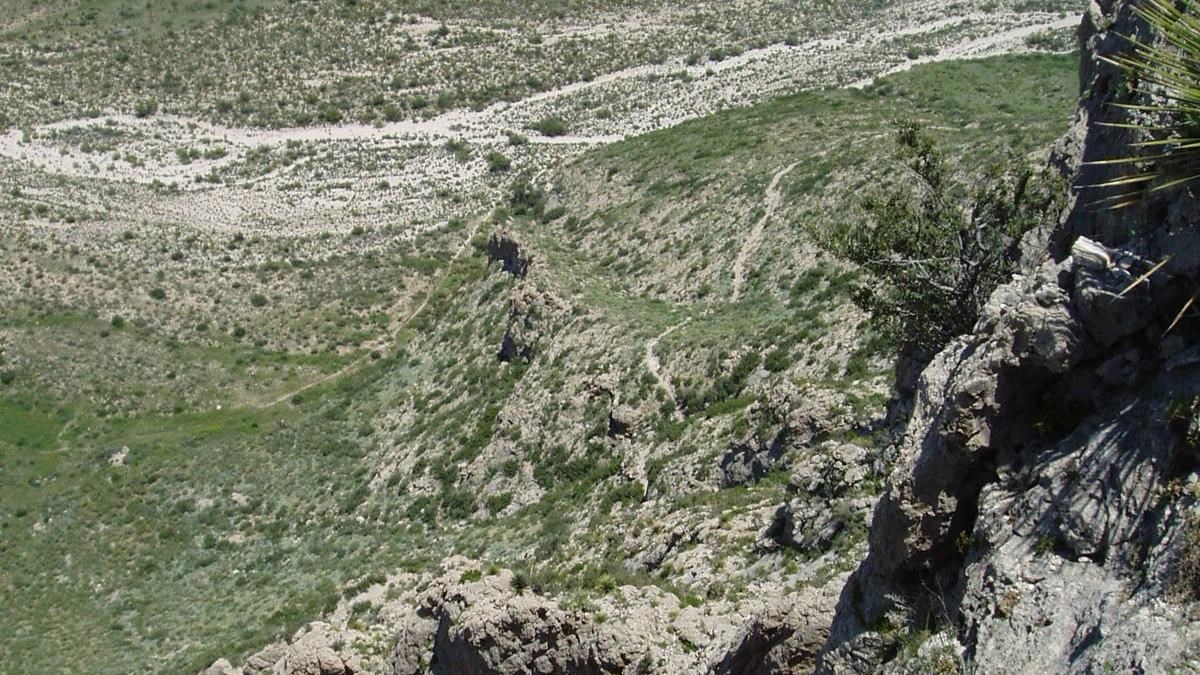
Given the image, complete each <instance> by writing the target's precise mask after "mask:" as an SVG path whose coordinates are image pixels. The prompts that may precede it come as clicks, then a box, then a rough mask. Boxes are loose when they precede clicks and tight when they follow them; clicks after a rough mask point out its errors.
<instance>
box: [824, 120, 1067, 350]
mask: <svg viewBox="0 0 1200 675" xmlns="http://www.w3.org/2000/svg"><path fill="white" fill-rule="evenodd" d="M896 140H897V145H898V147H899V151H900V156H901V158H902V159H903V161H904V164H905V166H906V167H907V169H908V174H909V179H908V180H906V181H902V182H901V184H900V185H899V186H898V187H895V188H892V189H887V190H881V191H879V192H877V193H875V194H871V195H868V196H867V197H865V198H864V199H863V201H862V207H863V215H864V217H863V218H862V219H860V220H857V221H855V222H851V223H848V224H845V225H844V226H842V227H839V228H835V229H834V231H833V233H832V234H831V236H830V241H831V244H832V248H833V250H834V251H835V252H836V253H838V254H839V255H841V256H842V257H844V258H846V259H848V260H850V261H852V262H854V263H856V264H858V265H860V266H862V267H863V268H864V269H865V270H866V271H867V272H869V273H870V275H869V278H868V279H867V281H866V282H865V283H863V284H860V286H859V287H858V288H857V289H856V290H855V294H854V299H855V302H856V303H858V304H859V305H860V306H861V307H863V308H864V309H866V310H867V311H869V312H871V316H872V320H873V322H874V324H875V325H876V327H877V328H878V329H879V330H880V331H881V332H882V333H883V334H884V335H885V336H886V337H888V338H889V339H890V340H891V341H892V343H893V344H894V345H895V346H897V347H898V348H900V349H903V350H907V351H909V352H916V353H924V354H926V355H932V354H934V353H936V352H937V351H939V350H940V349H941V348H942V347H944V346H945V345H946V343H947V342H949V341H950V339H952V338H953V337H955V336H957V335H961V334H963V333H966V332H968V331H970V330H971V328H972V327H973V326H974V324H975V321H976V320H977V319H978V318H979V313H980V311H981V310H982V308H983V305H984V303H985V302H986V301H987V298H988V296H989V295H991V293H992V291H993V290H995V289H996V287H997V286H998V285H1000V284H1001V283H1003V282H1004V281H1005V280H1007V279H1008V277H1009V276H1010V275H1011V274H1012V272H1013V268H1014V266H1015V265H1016V262H1017V260H1018V258H1019V244H1020V238H1021V235H1023V234H1024V233H1025V232H1027V231H1029V229H1030V228H1032V227H1033V226H1034V225H1036V224H1037V223H1038V222H1039V221H1040V220H1042V219H1044V218H1048V217H1051V216H1052V215H1053V214H1055V213H1057V208H1058V207H1059V205H1060V202H1059V199H1060V198H1059V195H1060V194H1062V191H1061V190H1057V189H1055V188H1056V187H1057V186H1056V185H1055V184H1054V183H1055V182H1054V181H1050V180H1047V179H1045V178H1043V177H1042V176H1040V175H1037V174H1035V173H1034V172H1033V171H1032V170H1031V169H1029V168H1028V167H1027V166H1025V165H1024V164H1023V163H1020V162H1016V161H1013V162H1008V163H1005V164H1002V165H999V166H996V167H993V168H990V169H989V170H987V171H986V172H985V173H984V174H983V175H981V176H972V177H962V176H956V175H955V173H954V171H953V168H952V167H951V166H950V163H949V162H948V161H947V160H946V158H945V157H944V156H943V155H942V153H941V152H940V151H939V150H938V148H937V145H936V143H935V142H934V141H933V139H932V138H931V137H930V136H929V135H928V134H927V133H925V132H924V131H923V130H922V129H921V128H919V127H918V126H917V125H916V124H915V123H913V122H909V121H902V122H900V123H899V124H898V130H897V134H896Z"/></svg>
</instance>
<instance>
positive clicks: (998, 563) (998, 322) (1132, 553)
mask: <svg viewBox="0 0 1200 675" xmlns="http://www.w3.org/2000/svg"><path fill="white" fill-rule="evenodd" d="M1132 4H1133V3H1130V2H1122V1H1117V2H1113V1H1110V2H1101V3H1093V5H1092V9H1091V11H1090V12H1089V14H1088V15H1087V16H1086V17H1085V19H1084V26H1083V38H1084V41H1085V44H1086V53H1085V55H1084V59H1083V67H1082V70H1081V75H1082V77H1081V86H1082V90H1083V92H1084V100H1083V104H1082V106H1081V108H1080V111H1079V113H1078V117H1077V119H1076V123H1075V125H1074V127H1073V129H1072V131H1071V132H1070V134H1068V136H1067V137H1066V138H1065V139H1064V140H1063V142H1062V143H1061V144H1060V146H1059V147H1060V151H1059V156H1058V159H1057V161H1058V163H1059V164H1060V165H1061V166H1062V167H1063V169H1064V171H1065V172H1066V173H1067V174H1068V175H1069V176H1070V177H1071V179H1072V183H1073V184H1074V185H1076V186H1088V185H1094V184H1097V183H1100V182H1103V181H1104V180H1106V179H1110V178H1112V177H1113V176H1115V175H1119V174H1117V173H1116V171H1117V169H1114V168H1113V167H1111V166H1106V165H1094V164H1088V162H1090V161H1096V160H1103V159H1110V158H1113V157H1120V156H1126V155H1128V154H1129V153H1130V151H1131V145H1130V144H1131V143H1132V142H1133V141H1135V140H1136V138H1135V137H1134V136H1133V134H1132V133H1130V132H1127V131H1120V130H1118V129H1116V128H1114V127H1112V126H1106V123H1111V122H1118V121H1122V120H1123V116H1124V115H1125V114H1126V113H1125V112H1124V111H1123V110H1122V109H1121V108H1120V107H1118V105H1117V104H1139V103H1144V100H1143V99H1139V98H1138V96H1140V95H1139V94H1136V93H1132V91H1131V89H1130V88H1129V87H1126V86H1123V84H1122V82H1123V80H1124V79H1125V78H1124V76H1123V75H1122V74H1121V73H1120V72H1119V71H1118V70H1117V69H1116V68H1115V67H1114V66H1112V65H1111V64H1110V63H1108V62H1105V61H1103V58H1104V57H1106V56H1112V55H1113V54H1116V53H1119V52H1120V51H1121V50H1123V49H1126V48H1127V45H1128V43H1127V42H1126V41H1125V40H1124V39H1123V38H1122V37H1120V36H1122V35H1125V36H1128V35H1137V36H1142V37H1143V39H1148V38H1150V37H1152V36H1150V35H1149V33H1148V30H1147V27H1146V26H1145V25H1144V24H1143V23H1142V22H1141V20H1140V19H1138V18H1137V17H1136V16H1135V15H1134V13H1133V12H1132V9H1131V6H1132ZM1071 196H1072V206H1071V208H1070V209H1069V211H1068V212H1066V213H1065V214H1064V215H1063V217H1062V219H1061V220H1060V221H1059V222H1056V223H1048V224H1047V225H1046V227H1044V228H1042V230H1041V231H1040V232H1036V233H1034V235H1033V236H1031V237H1030V238H1029V240H1028V241H1027V242H1026V243H1027V247H1028V251H1029V258H1028V260H1029V262H1028V264H1027V265H1026V266H1025V268H1024V269H1023V270H1022V273H1021V274H1020V275H1018V277H1017V278H1015V279H1014V280H1013V282H1012V283H1010V284H1008V285H1006V286H1004V287H1002V288H1001V289H1000V290H998V291H997V292H996V293H995V295H993V296H992V298H991V300H990V302H989V304H988V306H987V309H986V310H985V312H984V316H983V317H982V318H981V319H980V321H979V323H978V325H977V326H976V328H975V331H974V332H973V333H972V334H971V335H968V336H965V337H963V338H960V339H958V340H956V341H955V342H954V343H952V344H951V345H950V346H949V347H947V348H946V349H945V350H944V351H943V352H942V353H941V354H939V355H938V356H937V357H936V358H935V359H934V360H933V362H932V363H931V364H930V365H929V367H928V368H926V370H925V371H924V373H923V374H922V376H921V378H920V382H919V384H918V387H917V391H916V395H915V400H914V407H913V411H912V416H911V419H910V420H909V422H908V425H907V428H906V429H905V431H904V434H903V439H902V440H901V442H900V443H899V444H898V445H897V447H896V452H897V460H896V466H895V469H894V470H893V472H892V474H891V476H890V477H889V479H888V485H887V488H886V490H885V491H884V494H883V496H882V498H881V499H880V501H879V504H878V506H877V507H876V509H875V513H874V517H873V519H872V527H871V532H870V537H869V541H870V552H869V556H868V557H867V559H866V561H865V562H864V563H863V564H862V565H861V566H860V567H859V569H858V570H857V571H856V572H855V573H854V575H853V576H852V577H851V579H850V580H849V582H848V583H847V585H846V587H845V589H844V590H843V591H842V597H841V600H840V602H839V606H838V613H837V618H836V620H835V623H834V627H833V633H832V636H831V638H830V640H829V642H828V644H827V645H826V647H825V650H824V653H823V655H822V658H821V668H820V670H821V671H822V672H863V671H873V670H882V671H884V672H928V671H931V670H936V671H938V672H956V671H959V670H962V669H970V670H972V671H974V670H978V671H980V672H1064V673H1065V672H1073V673H1074V672H1079V673H1082V672H1114V671H1115V672H1193V671H1195V670H1197V669H1198V668H1200V662H1198V661H1197V660H1196V654H1197V653H1198V650H1197V645H1198V644H1200V626H1198V624H1197V623H1196V621H1195V618H1196V617H1195V604H1194V603H1195V600H1196V588H1197V586H1196V584H1197V581H1198V579H1197V577H1196V566H1195V562H1194V561H1195V560H1196V559H1197V558H1196V556H1197V553H1198V551H1200V538H1198V537H1197V532H1198V531H1200V530H1198V529H1197V524H1198V523H1200V504H1198V502H1200V448H1198V446H1197V444H1196V435H1195V428H1196V425H1197V418H1196V411H1197V405H1196V402H1197V400H1200V399H1198V398H1197V397H1198V396H1200V370H1198V369H1197V362H1198V361H1197V349H1200V348H1198V347H1197V344H1200V324H1198V323H1197V321H1196V316H1195V314H1194V312H1192V313H1186V314H1185V315H1184V317H1183V320H1182V321H1181V322H1180V323H1179V324H1178V325H1176V326H1175V327H1174V328H1173V329H1171V330H1168V328H1169V327H1170V326H1171V324H1172V322H1173V319H1174V317H1175V316H1176V315H1177V314H1178V312H1179V311H1180V308H1181V307H1184V305H1185V303H1186V301H1187V299H1188V297H1189V296H1190V295H1191V294H1192V293H1194V291H1195V289H1196V287H1197V283H1198V281H1200V279H1198V277H1200V261H1198V260H1197V257H1196V255H1195V252H1196V251H1197V250H1198V249H1197V244H1198V243H1200V235H1198V234H1197V228H1196V225H1197V220H1198V217H1200V216H1198V213H1197V210H1196V201H1195V195H1194V188H1191V187H1187V186H1184V187H1182V188H1178V189H1175V190H1173V191H1169V192H1166V193H1159V194H1153V195H1150V196H1148V197H1146V198H1145V199H1144V200H1142V201H1141V202H1139V203H1138V204H1137V205H1135V206H1133V207H1131V208H1128V209H1122V210H1116V211H1113V210H1106V209H1103V208H1099V207H1097V206H1096V204H1095V202H1096V200H1098V199H1099V198H1101V197H1103V196H1105V192H1104V191H1100V190H1095V189H1090V190H1089V189H1085V188H1078V187H1077V188H1076V189H1074V190H1073V191H1072V195H1071ZM1085 237H1086V238H1090V239H1091V240H1095V241H1098V242H1100V243H1101V244H1102V245H1104V246H1107V247H1109V248H1108V250H1107V253H1103V254H1101V255H1099V256H1097V255H1090V256H1089V255H1084V254H1082V253H1080V249H1079V248H1078V246H1079V245H1080V244H1079V242H1081V241H1083V238H1085ZM1073 252H1074V255H1073V254H1072V253H1073ZM1168 256H1173V257H1171V259H1170V262H1169V263H1168V264H1167V265H1166V266H1164V267H1163V268H1162V269H1161V270H1160V271H1159V272H1157V273H1156V274H1154V275H1152V276H1150V277H1149V278H1148V279H1147V280H1145V281H1144V282H1141V283H1138V284H1137V285H1136V287H1134V288H1133V289H1132V290H1131V291H1130V292H1128V293H1124V294H1123V293H1122V291H1124V290H1125V289H1126V288H1127V287H1129V286H1130V282H1131V280H1132V279H1135V278H1136V277H1138V275H1140V274H1142V273H1144V272H1146V271H1148V270H1149V269H1150V268H1151V266H1152V265H1153V264H1154V263H1156V262H1158V261H1160V260H1163V259H1164V258H1166V257H1168Z"/></svg>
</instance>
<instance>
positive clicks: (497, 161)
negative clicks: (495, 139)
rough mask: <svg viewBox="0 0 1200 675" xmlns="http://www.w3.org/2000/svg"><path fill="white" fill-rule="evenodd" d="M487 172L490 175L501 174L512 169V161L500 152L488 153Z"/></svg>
mask: <svg viewBox="0 0 1200 675" xmlns="http://www.w3.org/2000/svg"><path fill="white" fill-rule="evenodd" d="M487 163H488V171H490V172H492V173H503V172H505V171H508V170H509V169H510V168H511V167H512V160H511V159H509V158H508V156H507V155H505V154H503V153H500V152H494V151H493V152H489V153H488V156H487Z"/></svg>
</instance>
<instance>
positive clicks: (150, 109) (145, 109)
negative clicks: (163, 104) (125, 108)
mask: <svg viewBox="0 0 1200 675" xmlns="http://www.w3.org/2000/svg"><path fill="white" fill-rule="evenodd" d="M157 112H158V101H156V100H154V99H152V98H146V99H142V100H141V101H138V102H137V105H135V106H134V108H133V114H134V115H136V116H138V117H142V118H145V117H150V116H151V115H153V114H155V113H157Z"/></svg>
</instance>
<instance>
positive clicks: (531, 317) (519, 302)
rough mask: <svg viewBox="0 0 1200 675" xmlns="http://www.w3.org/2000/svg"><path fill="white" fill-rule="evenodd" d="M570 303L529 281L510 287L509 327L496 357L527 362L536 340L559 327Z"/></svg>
mask: <svg viewBox="0 0 1200 675" xmlns="http://www.w3.org/2000/svg"><path fill="white" fill-rule="evenodd" d="M570 311H571V306H570V304H569V303H567V302H566V301H565V300H563V299H562V298H559V297H558V296H556V295H554V294H552V293H550V292H548V291H544V290H541V289H539V288H538V287H537V286H535V285H534V284H532V283H531V282H529V281H524V282H521V283H519V284H518V285H517V286H516V287H514V288H513V290H512V293H511V296H510V299H509V320H508V329H507V330H506V331H505V333H504V339H503V340H502V341H501V344H500V350H499V351H498V352H497V356H498V358H499V359H500V360H501V361H503V362H505V363H512V362H514V361H517V360H521V361H524V362H526V363H528V362H529V361H531V360H532V359H533V357H534V354H535V353H536V351H537V346H538V344H539V342H540V341H541V340H542V339H543V338H545V337H547V336H550V335H553V334H554V332H555V331H556V330H558V329H559V328H560V327H561V325H562V324H561V322H562V319H563V318H564V317H565V316H567V315H568V314H570Z"/></svg>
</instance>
